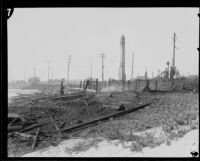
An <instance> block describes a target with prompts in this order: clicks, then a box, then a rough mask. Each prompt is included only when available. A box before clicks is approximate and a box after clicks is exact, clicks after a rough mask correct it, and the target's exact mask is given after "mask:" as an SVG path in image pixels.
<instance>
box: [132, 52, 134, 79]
mask: <svg viewBox="0 0 200 161" xmlns="http://www.w3.org/2000/svg"><path fill="white" fill-rule="evenodd" d="M133 61H134V53H133V55H132V70H131V80H133Z"/></svg>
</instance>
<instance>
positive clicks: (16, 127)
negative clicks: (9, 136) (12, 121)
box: [8, 126, 23, 132]
mask: <svg viewBox="0 0 200 161" xmlns="http://www.w3.org/2000/svg"><path fill="white" fill-rule="evenodd" d="M22 128H23V126H9V127H8V132H12V131H20V130H21V129H22Z"/></svg>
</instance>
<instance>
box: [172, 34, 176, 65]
mask: <svg viewBox="0 0 200 161" xmlns="http://www.w3.org/2000/svg"><path fill="white" fill-rule="evenodd" d="M176 39H177V36H176V33H174V36H173V58H172V67H173V69H174V67H175V49H176V48H177V47H176V44H175V43H176Z"/></svg>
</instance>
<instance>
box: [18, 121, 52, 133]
mask: <svg viewBox="0 0 200 161" xmlns="http://www.w3.org/2000/svg"><path fill="white" fill-rule="evenodd" d="M46 124H49V122H45V123H39V124H35V125H32V126H29V127H27V128H26V129H23V130H21V131H20V132H26V131H29V130H32V129H34V128H36V127H40V126H44V125H46Z"/></svg>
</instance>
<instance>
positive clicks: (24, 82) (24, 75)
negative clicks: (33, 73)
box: [24, 71, 26, 83]
mask: <svg viewBox="0 0 200 161" xmlns="http://www.w3.org/2000/svg"><path fill="white" fill-rule="evenodd" d="M25 82H26V72H25V71H24V83H25Z"/></svg>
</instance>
